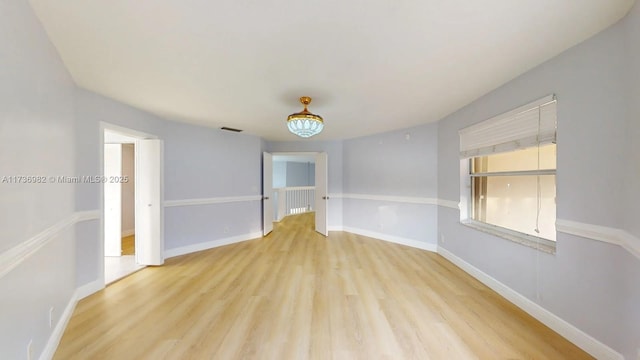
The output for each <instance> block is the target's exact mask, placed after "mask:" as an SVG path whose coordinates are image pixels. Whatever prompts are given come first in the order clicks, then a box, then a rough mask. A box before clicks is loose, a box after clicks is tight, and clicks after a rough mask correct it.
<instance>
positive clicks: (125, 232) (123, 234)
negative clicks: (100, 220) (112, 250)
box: [121, 229, 136, 237]
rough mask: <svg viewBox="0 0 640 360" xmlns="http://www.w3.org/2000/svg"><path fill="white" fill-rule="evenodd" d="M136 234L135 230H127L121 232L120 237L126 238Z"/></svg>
mask: <svg viewBox="0 0 640 360" xmlns="http://www.w3.org/2000/svg"><path fill="white" fill-rule="evenodd" d="M135 234H136V230H135V229H128V230H122V235H121V236H122V237H127V236H131V235H135Z"/></svg>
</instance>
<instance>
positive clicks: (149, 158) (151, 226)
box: [135, 139, 164, 265]
mask: <svg viewBox="0 0 640 360" xmlns="http://www.w3.org/2000/svg"><path fill="white" fill-rule="evenodd" d="M135 158H136V170H135V171H136V177H135V182H136V184H135V185H136V186H135V189H136V191H135V228H136V244H135V246H136V262H137V263H138V264H140V265H162V264H163V263H164V254H163V250H164V232H163V228H162V226H163V221H162V220H163V219H162V216H163V209H162V176H163V174H162V140H158V139H152V140H138V141H137V142H136V146H135Z"/></svg>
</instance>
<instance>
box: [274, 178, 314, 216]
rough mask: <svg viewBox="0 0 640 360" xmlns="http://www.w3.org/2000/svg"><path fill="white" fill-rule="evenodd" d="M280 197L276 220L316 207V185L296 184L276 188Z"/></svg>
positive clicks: (278, 197) (277, 195)
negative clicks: (294, 185)
mask: <svg viewBox="0 0 640 360" xmlns="http://www.w3.org/2000/svg"><path fill="white" fill-rule="evenodd" d="M274 191H275V193H276V197H277V199H278V201H277V204H278V207H277V209H276V212H275V213H276V221H280V220H282V218H284V217H285V216H287V215H292V214H302V213H305V212H309V211H313V210H314V209H315V195H316V188H315V186H296V187H284V188H278V189H274Z"/></svg>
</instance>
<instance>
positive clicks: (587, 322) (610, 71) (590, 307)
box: [438, 5, 640, 359]
mask: <svg viewBox="0 0 640 360" xmlns="http://www.w3.org/2000/svg"><path fill="white" fill-rule="evenodd" d="M639 21H640V19H639V16H638V6H637V5H636V7H635V8H634V10H633V14H632V15H631V16H630V17H627V18H626V19H625V20H624V21H623V22H622V23H619V24H617V25H615V26H613V27H611V28H610V29H608V30H606V31H604V32H602V33H600V34H598V35H597V36H595V37H593V38H591V39H590V40H588V41H586V42H584V43H582V44H580V45H578V46H576V47H574V48H572V49H570V50H568V51H566V52H564V53H563V54H561V55H560V56H558V57H556V58H554V59H551V60H550V61H548V62H546V63H545V64H543V65H541V66H538V67H536V68H535V69H533V70H531V71H529V72H527V73H526V74H524V75H522V76H520V77H518V78H516V79H514V80H513V81H511V82H509V83H507V84H505V85H504V86H502V87H500V88H498V89H496V90H495V91H493V92H491V93H489V94H487V95H485V96H483V97H482V98H480V99H478V100H477V101H475V102H473V103H472V104H470V105H468V106H466V107H464V108H463V109H461V110H459V111H457V112H456V113H454V114H452V115H450V116H448V117H446V118H445V119H443V120H442V121H440V122H439V124H438V140H439V144H438V184H439V187H438V193H439V197H440V198H442V199H447V200H454V201H458V200H459V199H460V190H459V177H460V173H459V172H460V171H459V164H460V163H459V158H458V144H459V140H458V130H459V129H460V128H463V127H465V126H467V125H470V124H472V123H476V122H479V121H482V120H484V119H487V118H490V117H492V116H494V115H497V114H500V113H502V112H505V111H507V110H510V109H512V108H515V107H518V106H519V105H522V104H525V103H527V102H529V101H532V100H535V99H537V98H540V97H542V96H544V95H546V94H550V93H555V94H557V96H558V165H557V166H558V170H557V213H558V218H559V219H567V220H574V221H578V222H583V223H588V224H596V225H603V226H609V227H616V228H620V227H624V226H625V221H624V219H625V216H624V214H625V212H627V213H629V212H630V211H635V213H633V214H634V215H633V217H637V214H638V212H637V200H638V189H637V188H638V186H637V184H638V182H637V179H638V177H637V176H630V175H632V174H630V173H629V166H630V163H629V162H635V163H636V164H637V162H638V155H637V153H636V154H635V155H632V156H631V158H632V160H628V159H629V156H628V155H626V152H627V151H629V149H630V148H633V149H637V140H634V139H633V138H630V137H628V136H627V132H628V131H629V130H630V129H629V128H630V127H632V128H634V130H635V131H637V125H636V124H637V123H638V117H637V108H635V109H630V108H629V107H628V105H629V103H631V102H637V99H638V98H637V97H635V98H631V97H630V94H631V92H630V91H628V90H629V87H632V88H634V89H635V88H636V87H637V82H636V83H635V84H634V85H628V83H627V81H628V78H629V76H630V75H633V76H634V78H635V79H637V74H638V70H639V69H640V68H639V66H640V63H639V62H638V61H634V62H632V61H629V59H628V58H627V55H628V53H629V51H632V52H634V56H636V57H637V54H638V48H637V46H638V45H637V43H639V42H640V38H639V35H640V32H639V31H637V29H638V22H639ZM629 28H633V29H635V30H634V32H628V31H627V29H629ZM630 43H633V44H634V45H633V46H632V47H631V48H630V47H629V45H628V44H630ZM634 91H637V89H635V90H634ZM635 95H637V93H634V96H635ZM630 111H631V113H630ZM634 111H635V113H634ZM625 139H626V143H625ZM634 142H635V144H634ZM629 143H631V144H629ZM637 166H638V165H633V167H632V168H634V169H636V171H637V169H638V168H637ZM637 174H638V173H636V175H637ZM629 177H632V178H634V179H633V180H631V181H630V182H628V183H627V184H626V188H625V186H624V185H625V184H624V182H625V180H624V179H625V178H629ZM631 184H635V185H634V186H632V185H631ZM628 198H631V199H632V200H629V201H631V202H633V204H629V203H627V205H626V207H625V203H626V202H627V200H625V199H628ZM625 210H626V211H625ZM627 218H628V216H627ZM630 222H632V221H629V220H627V228H628V229H629V230H632V231H634V232H636V234H637V228H633V226H630V225H629V223H630ZM635 222H636V223H637V220H635ZM438 223H439V224H438V225H439V232H440V233H441V234H442V236H443V237H444V240H445V241H444V242H441V243H440V244H439V245H440V246H441V247H443V248H446V249H447V250H449V251H451V252H452V253H454V254H455V255H457V256H458V257H460V258H462V259H463V260H465V261H467V262H468V263H470V264H472V265H473V266H475V267H477V268H479V269H480V270H482V271H484V272H485V273H487V274H489V275H490V276H492V277H494V278H495V279H497V280H499V281H500V282H502V283H504V284H506V285H508V286H509V287H511V288H512V289H514V290H516V291H518V292H519V293H521V294H523V295H524V296H526V297H527V298H529V299H530V300H532V301H535V302H536V303H538V304H540V305H541V306H543V307H544V308H546V309H548V310H550V311H551V312H553V313H554V314H556V315H558V316H559V317H561V318H563V319H565V320H566V321H568V322H569V323H571V324H574V325H575V326H577V327H578V328H580V329H582V330H583V331H585V332H586V333H588V334H590V335H592V336H593V337H595V338H596V339H598V340H600V341H602V342H604V343H605V344H607V345H609V346H610V347H612V348H613V349H615V350H617V351H619V352H621V353H623V354H624V355H625V356H626V357H627V358H628V359H634V358H635V357H637V353H636V348H637V347H638V345H640V318H639V315H638V314H639V310H638V309H639V307H638V306H637V304H640V294H639V292H640V289H639V288H640V286H639V281H638V279H640V262H639V261H638V260H637V259H636V258H633V257H632V256H631V255H630V254H629V253H627V252H626V251H625V250H623V249H622V248H620V247H618V246H613V245H609V244H605V243H601V242H596V241H592V240H588V239H583V238H579V237H575V236H570V235H566V234H563V233H558V241H557V253H556V254H555V255H549V254H545V253H541V252H538V251H536V250H533V249H530V248H528V247H524V246H520V245H517V244H515V243H512V242H510V241H507V240H503V239H501V238H497V237H494V236H490V235H487V234H484V233H481V232H478V231H475V230H473V229H470V228H468V227H465V226H463V225H461V224H460V223H459V213H458V211H457V210H454V209H449V208H440V210H439V213H438ZM631 304H635V305H634V306H633V307H632V306H631Z"/></svg>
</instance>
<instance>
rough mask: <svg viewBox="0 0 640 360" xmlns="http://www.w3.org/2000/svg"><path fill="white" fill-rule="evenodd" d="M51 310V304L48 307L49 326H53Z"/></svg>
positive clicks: (52, 308)
mask: <svg viewBox="0 0 640 360" xmlns="http://www.w3.org/2000/svg"><path fill="white" fill-rule="evenodd" d="M53 310H54V307H53V306H52V307H50V308H49V328H52V327H53Z"/></svg>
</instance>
